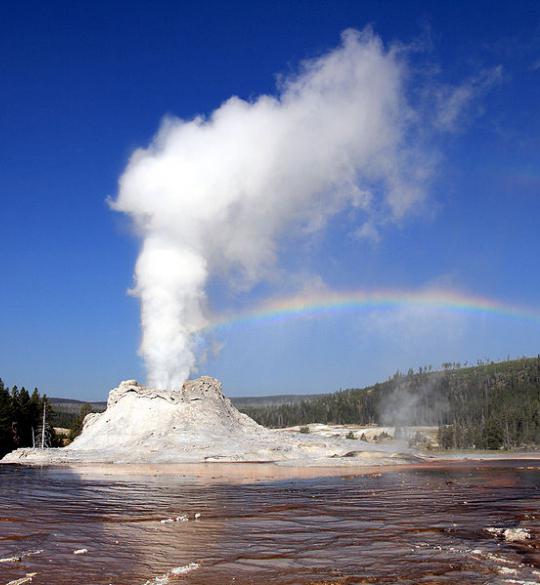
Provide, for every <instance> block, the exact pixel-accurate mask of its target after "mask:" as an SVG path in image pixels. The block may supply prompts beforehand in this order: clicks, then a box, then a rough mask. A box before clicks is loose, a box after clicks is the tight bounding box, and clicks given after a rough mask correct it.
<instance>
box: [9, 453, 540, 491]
mask: <svg viewBox="0 0 540 585" xmlns="http://www.w3.org/2000/svg"><path fill="white" fill-rule="evenodd" d="M418 459H419V460H418V461H416V462H407V463H379V464H366V463H363V464H361V463H358V462H354V461H351V462H350V464H348V465H343V464H334V465H332V464H330V462H328V461H326V462H324V463H322V462H321V464H319V465H317V463H316V462H307V461H304V462H299V461H288V462H257V461H254V462H243V461H242V462H240V461H238V462H236V461H233V462H230V461H219V462H217V461H214V462H189V463H82V462H81V463H41V464H38V463H30V464H28V463H23V462H13V463H12V462H9V463H8V462H5V463H2V465H12V466H20V467H39V468H43V467H46V468H47V469H50V470H58V471H60V472H62V471H65V472H68V473H69V472H71V473H74V474H77V475H79V476H90V477H96V478H98V477H103V478H112V477H137V476H138V477H163V476H166V477H167V476H169V477H175V478H177V479H180V480H182V481H184V482H185V483H197V484H211V483H231V484H247V483H261V482H262V483H266V482H279V481H287V480H303V479H324V478H329V477H354V476H361V475H363V476H375V477H379V476H380V475H381V474H383V473H392V472H399V471H410V470H429V469H434V470H436V469H445V468H448V467H452V468H459V467H461V466H465V467H469V466H471V465H475V464H476V465H478V466H485V467H489V466H490V464H500V463H504V462H511V461H512V462H516V463H517V462H521V461H522V462H527V461H532V462H537V463H538V465H535V466H534V467H533V466H530V467H531V469H539V468H540V452H517V453H504V454H503V453H485V452H484V453H481V454H478V455H475V454H474V453H463V454H452V455H446V456H439V455H437V456H431V457H429V456H426V455H424V456H423V457H418ZM284 463H285V464H284ZM527 467H528V466H527Z"/></svg>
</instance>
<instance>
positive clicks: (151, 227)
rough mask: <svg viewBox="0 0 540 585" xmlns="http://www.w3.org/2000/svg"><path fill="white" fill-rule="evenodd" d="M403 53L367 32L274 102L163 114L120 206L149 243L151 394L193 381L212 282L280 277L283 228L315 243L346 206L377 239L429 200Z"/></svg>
mask: <svg viewBox="0 0 540 585" xmlns="http://www.w3.org/2000/svg"><path fill="white" fill-rule="evenodd" d="M402 56H403V49H402V48H401V49H398V48H395V49H392V48H391V49H385V47H384V46H383V44H382V42H381V40H380V39H379V38H378V37H377V36H375V35H374V34H373V33H372V32H371V31H370V30H365V31H363V32H357V31H354V30H349V31H346V32H345V33H344V34H343V37H342V43H341V45H340V46H339V47H337V48H336V49H334V50H332V51H330V52H328V53H327V54H325V55H322V56H321V57H319V58H316V59H312V60H309V61H306V62H304V63H303V64H302V66H301V68H300V71H299V73H298V74H297V75H291V76H289V77H287V78H283V79H281V80H280V83H279V86H278V92H277V94H276V95H262V96H260V97H258V98H257V99H254V100H252V101H246V100H243V99H240V98H238V97H231V98H230V99H229V100H227V101H226V102H225V103H223V104H222V105H221V106H220V107H219V108H218V109H217V110H215V111H214V112H213V113H212V114H210V115H209V116H208V117H204V116H198V117H196V118H194V119H192V120H180V119H178V118H172V117H168V118H166V119H165V120H164V121H163V123H162V125H161V128H160V130H159V132H158V133H157V135H156V136H155V138H154V139H153V141H152V143H151V144H150V146H148V147H147V148H145V149H139V150H137V151H136V152H135V153H134V154H133V156H132V157H131V160H130V161H129V164H128V166H127V168H126V170H125V172H124V174H123V175H122V177H121V179H120V185H119V192H118V196H117V197H116V199H115V200H114V201H112V203H111V205H112V207H113V208H114V209H116V210H118V211H122V212H125V213H127V214H128V215H129V216H130V217H131V218H132V220H133V222H134V224H135V226H136V229H137V232H138V234H139V235H140V237H141V239H142V248H141V252H140V255H139V258H138V260H137V265H136V269H135V287H134V289H133V292H134V294H136V295H137V296H138V297H139V298H140V302H141V323H142V342H141V347H140V352H141V355H142V356H143V358H144V361H145V363H146V367H147V370H148V384H149V385H150V386H152V387H155V388H168V389H170V388H173V389H180V388H181V387H182V384H183V383H184V381H185V380H186V379H187V378H188V376H189V373H190V371H191V370H192V368H193V366H194V365H195V335H196V333H197V332H199V331H201V329H203V328H204V326H205V324H206V323H207V321H206V318H205V303H206V292H205V291H206V286H207V284H208V282H209V279H211V278H214V277H226V279H227V284H228V285H232V286H233V287H244V288H245V287H249V286H251V285H253V284H254V283H256V282H257V281H259V280H260V279H264V278H266V277H267V276H268V275H269V274H271V273H272V269H273V267H274V265H275V262H276V260H277V256H278V246H277V242H278V239H279V238H280V236H282V235H283V233H284V232H285V231H286V229H287V232H288V233H290V232H291V231H294V233H295V234H297V235H298V237H302V236H308V235H309V234H312V233H313V232H314V231H316V230H319V229H320V228H321V227H323V226H324V224H325V222H326V221H327V220H328V218H330V217H331V216H333V215H335V214H336V213H338V212H339V211H342V210H343V209H345V208H351V209H354V210H355V212H357V213H359V214H360V215H359V218H360V219H359V220H358V221H359V225H358V226H357V230H356V231H357V234H358V235H359V237H362V236H370V235H371V236H373V234H374V233H376V224H377V222H378V221H382V222H384V221H389V220H390V221H391V220H395V219H400V218H401V217H403V215H404V214H405V213H406V212H407V211H408V210H409V209H410V208H411V207H412V206H414V205H415V204H416V203H417V202H418V201H419V200H420V199H421V198H422V197H423V193H424V188H423V186H424V185H423V183H424V182H425V180H426V178H427V175H428V172H427V167H429V165H428V164H427V163H426V161H427V160H428V157H427V156H426V154H425V153H421V152H420V148H419V146H418V144H414V145H411V144H410V143H411V142H412V140H411V137H412V136H413V135H414V134H415V133H414V131H413V124H414V123H415V120H416V118H417V117H416V116H415V115H414V114H413V111H412V108H411V107H410V105H409V104H408V103H407V101H406V99H405V97H404V96H405V87H404V85H405V78H406V67H405V65H404V63H403V59H402Z"/></svg>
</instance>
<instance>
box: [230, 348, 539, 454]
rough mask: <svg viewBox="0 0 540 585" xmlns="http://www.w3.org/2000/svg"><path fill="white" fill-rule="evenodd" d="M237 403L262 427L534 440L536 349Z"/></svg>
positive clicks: (484, 444) (469, 441)
mask: <svg viewBox="0 0 540 585" xmlns="http://www.w3.org/2000/svg"><path fill="white" fill-rule="evenodd" d="M241 410H242V411H243V412H245V413H246V414H248V415H249V416H250V417H252V418H253V419H254V420H256V421H257V422H259V423H260V424H262V425H265V426H269V427H287V426H293V425H303V424H308V423H314V422H318V423H333V424H384V425H392V426H405V425H438V426H439V427H440V431H439V433H440V443H441V445H442V446H443V447H446V448H474V447H476V448H483V449H499V448H508V449H511V448H517V447H528V446H533V445H539V444H540V356H538V357H536V358H523V359H519V360H512V361H505V362H498V363H493V362H490V363H481V364H479V365H477V366H474V367H465V368H459V367H452V366H451V365H450V364H448V365H447V367H446V369H444V370H441V371H435V372H433V371H429V370H428V369H427V368H426V369H422V368H421V369H420V370H419V371H417V372H413V371H412V370H410V371H409V372H408V373H407V374H402V373H399V372H398V373H396V374H395V375H394V376H393V377H392V378H391V379H389V380H387V381H386V382H383V383H379V384H375V385H373V386H369V387H367V388H351V389H348V390H344V391H341V392H336V393H334V394H327V395H324V396H321V397H320V398H315V399H311V400H304V401H302V402H299V403H294V404H284V405H280V406H274V407H272V406H268V407H264V408H241Z"/></svg>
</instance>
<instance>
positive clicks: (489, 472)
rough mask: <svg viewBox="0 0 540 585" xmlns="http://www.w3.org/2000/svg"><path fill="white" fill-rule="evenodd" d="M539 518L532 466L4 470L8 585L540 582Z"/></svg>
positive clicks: (1, 539)
mask: <svg viewBox="0 0 540 585" xmlns="http://www.w3.org/2000/svg"><path fill="white" fill-rule="evenodd" d="M224 469H227V468H226V467H225V468H224ZM349 473H350V471H349ZM539 505H540V467H539V466H538V463H534V462H533V463H531V462H526V461H515V462H490V463H484V464H478V463H470V464H459V465H456V464H449V465H446V466H438V467H431V466H425V467H416V468H405V467H403V468H400V469H398V470H395V469H394V470H391V471H386V472H385V473H382V474H380V473H373V472H371V473H367V474H362V475H358V476H348V477H339V476H338V477H326V478H319V479H317V478H310V479H288V480H280V481H278V482H274V483H271V482H268V480H264V481H263V482H259V483H252V484H235V483H219V480H218V483H216V481H214V482H206V483H205V482H201V481H200V480H198V481H195V480H193V479H190V478H189V477H186V476H181V475H180V474H169V475H137V474H135V475H129V476H122V475H118V476H106V475H104V474H99V473H98V472H95V473H85V474H79V473H76V472H75V471H73V470H67V469H59V468H41V469H40V468H29V467H19V466H5V465H4V466H0V559H1V560H2V562H0V585H5V584H6V583H9V582H10V581H13V580H16V579H20V578H22V577H24V576H25V575H27V574H29V573H37V574H36V576H34V578H33V581H32V583H33V584H36V585H37V584H43V585H53V584H54V585H74V584H83V585H102V584H103V585H109V584H112V585H144V584H145V583H147V582H148V583H149V584H152V585H158V584H164V583H170V584H174V583H191V584H198V585H218V584H219V585H228V584H231V585H232V584H235V585H247V584H253V585H255V584H257V585H259V584H260V585H263V584H264V585H267V584H268V585H273V584H276V585H277V584H279V585H293V584H294V585H304V584H318V585H323V584H324V585H327V584H331V583H332V584H334V583H335V584H349V585H352V584H361V583H362V584H363V583H385V584H391V583H396V584H397V583H399V584H401V585H406V584H409V583H422V584H426V585H427V584H436V583H441V584H442V583H455V584H457V583H459V584H460V585H463V584H476V583H484V584H487V583H489V584H498V583H501V584H506V583H508V584H516V583H537V582H540V550H539V547H540V538H539V537H540V507H539ZM195 513H200V514H201V517H200V519H198V520H194V515H195ZM183 514H187V515H188V517H189V521H187V522H184V521H173V522H162V520H167V519H173V520H174V519H175V518H176V517H180V516H182V515H183ZM487 527H502V528H507V527H522V528H525V529H528V530H529V531H530V534H531V538H530V539H529V540H527V541H526V542H524V543H511V542H507V541H505V540H504V539H503V538H502V537H497V536H496V535H494V534H490V533H489V532H486V531H485V528H487ZM80 549H87V552H86V553H81V554H74V551H75V550H80ZM11 557H19V559H20V560H16V559H14V558H13V559H11V560H10V558H11ZM192 563H193V564H192ZM197 565H198V566H197ZM175 568H179V570H180V574H178V575H174V574H171V571H172V570H173V569H175Z"/></svg>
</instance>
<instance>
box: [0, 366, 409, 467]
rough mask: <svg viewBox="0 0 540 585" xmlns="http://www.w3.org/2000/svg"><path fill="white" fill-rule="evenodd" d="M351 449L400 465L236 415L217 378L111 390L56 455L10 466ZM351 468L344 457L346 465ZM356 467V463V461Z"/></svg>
mask: <svg viewBox="0 0 540 585" xmlns="http://www.w3.org/2000/svg"><path fill="white" fill-rule="evenodd" d="M351 450H355V451H358V452H363V451H366V455H369V456H368V457H366V460H369V462H370V464H373V463H374V458H375V459H377V458H380V459H388V460H389V462H392V463H399V462H400V460H401V459H404V460H405V459H407V457H406V456H402V455H401V456H398V455H397V454H392V453H391V452H388V451H387V452H381V451H378V450H374V449H373V448H372V447H371V448H370V446H369V445H367V444H366V443H364V442H363V441H351V440H344V439H340V438H333V437H328V438H324V437H321V436H316V435H314V436H310V435H305V434H301V433H291V432H283V431H276V430H270V429H266V428H264V427H262V426H260V425H258V424H257V423H256V422H255V421H254V420H252V419H251V418H249V417H248V416H247V415H245V414H242V413H240V412H239V411H238V410H237V409H236V408H235V407H234V406H233V405H232V403H231V401H230V400H229V399H228V398H226V397H225V396H224V394H223V392H222V388H221V384H220V382H219V381H218V380H216V379H215V378H211V377H208V376H203V377H201V378H198V379H197V380H189V381H187V382H186V383H185V384H184V386H183V387H182V389H181V390H180V391H174V392H173V391H166V390H156V389H152V388H147V387H144V386H141V385H140V384H138V383H137V382H136V381H135V380H128V381H125V382H122V383H121V384H120V385H119V386H118V387H117V388H115V389H113V390H111V392H110V394H109V399H108V401H107V409H106V410H105V411H104V412H102V413H99V414H96V413H94V414H89V415H88V416H87V417H86V419H85V421H84V426H83V430H82V433H81V435H80V436H79V437H77V438H76V439H75V440H74V441H73V443H71V444H70V445H68V446H67V447H64V448H61V449H45V450H41V449H18V450H17V451H14V452H12V453H9V454H8V455H7V456H6V457H5V458H4V460H3V462H11V463H29V464H32V463H36V464H39V463H50V464H58V463H68V464H70V463H187V462H205V461H286V460H287V461H299V462H303V463H305V462H306V461H309V462H310V463H314V462H315V461H317V462H323V463H324V461H326V462H327V463H328V462H329V461H331V462H332V464H333V465H335V464H336V458H342V457H344V456H345V455H346V454H348V453H350V451H351ZM347 459H348V460H349V461H350V457H348V458H347ZM355 459H356V461H357V463H358V458H356V457H355Z"/></svg>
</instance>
